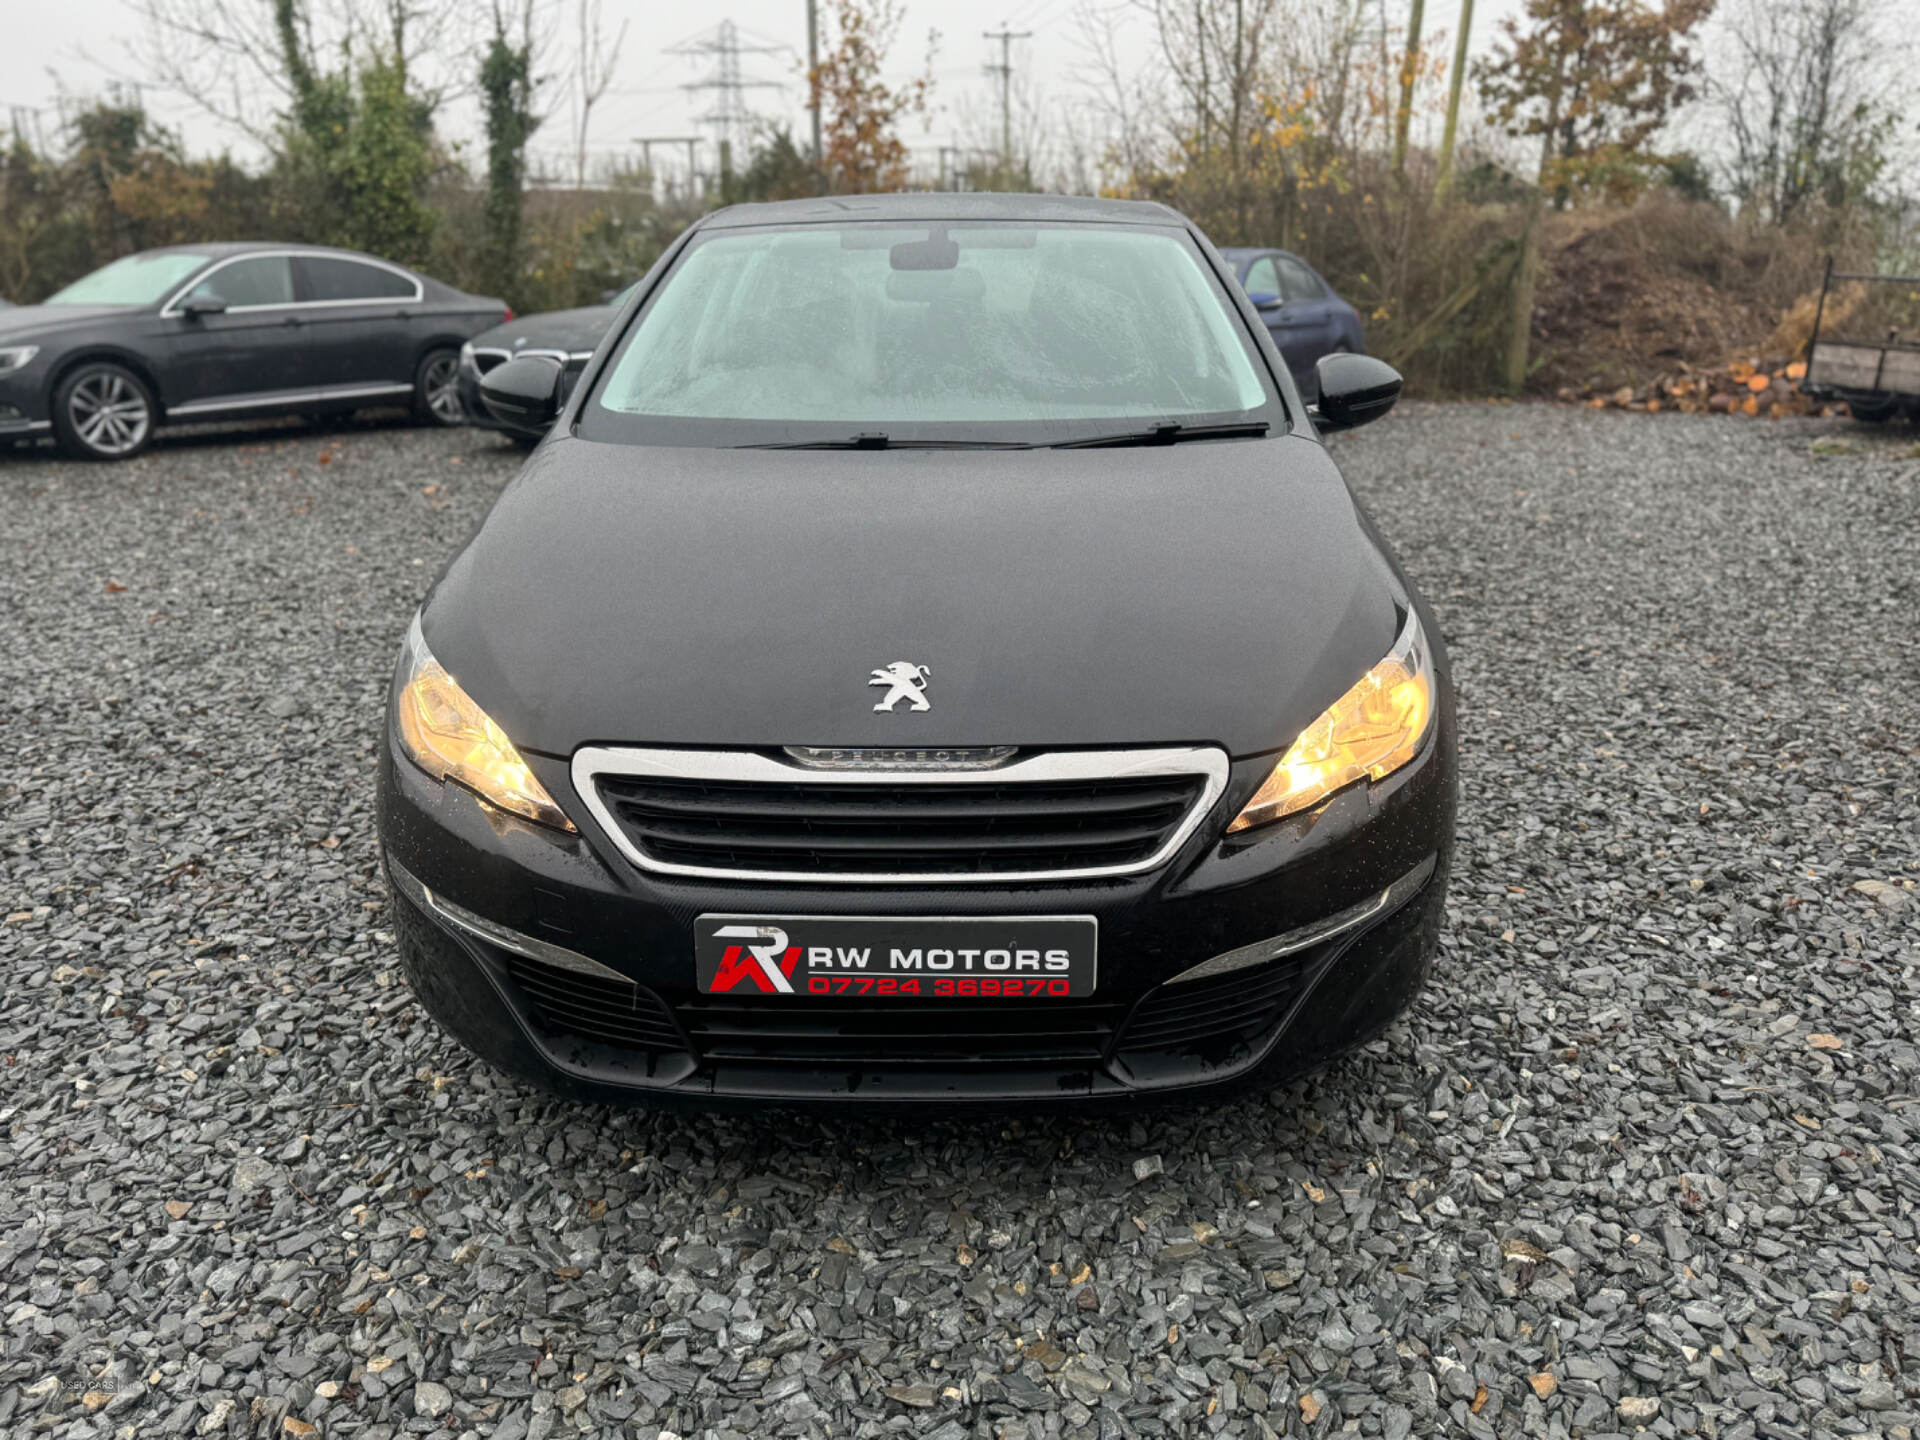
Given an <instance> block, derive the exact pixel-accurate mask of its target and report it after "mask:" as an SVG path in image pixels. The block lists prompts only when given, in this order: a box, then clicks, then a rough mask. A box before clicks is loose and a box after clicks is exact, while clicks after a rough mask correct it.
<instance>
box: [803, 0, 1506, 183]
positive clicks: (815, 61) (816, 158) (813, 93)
mask: <svg viewBox="0 0 1920 1440" xmlns="http://www.w3.org/2000/svg"><path fill="white" fill-rule="evenodd" d="M1468 3H1469V4H1471V3H1472V0H1468ZM807 108H808V109H809V110H811V111H812V112H813V168H814V169H815V170H819V169H820V168H822V166H823V165H824V164H825V163H826V162H825V161H824V160H823V159H822V158H821V154H820V0H807Z"/></svg>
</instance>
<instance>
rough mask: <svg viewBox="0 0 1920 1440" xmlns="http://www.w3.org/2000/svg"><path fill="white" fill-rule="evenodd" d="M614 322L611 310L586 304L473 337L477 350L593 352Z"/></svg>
mask: <svg viewBox="0 0 1920 1440" xmlns="http://www.w3.org/2000/svg"><path fill="white" fill-rule="evenodd" d="M612 323H613V307H612V306H610V305H587V306H583V307H582V308H581V309H578V310H550V311H548V312H547V313H546V314H544V315H525V316H522V317H520V318H519V319H517V320H509V321H508V322H507V323H506V324H504V325H496V326H494V327H493V329H491V330H486V331H482V332H481V333H480V334H478V335H476V336H474V337H473V343H474V346H475V347H476V348H477V349H482V350H484V349H487V348H489V347H491V348H493V349H495V350H513V351H519V350H565V351H567V352H568V353H569V354H571V353H574V352H576V351H585V350H592V349H593V348H594V347H595V346H597V345H598V344H599V343H600V340H601V337H602V336H604V335H605V334H606V333H607V326H609V325H611V324H612Z"/></svg>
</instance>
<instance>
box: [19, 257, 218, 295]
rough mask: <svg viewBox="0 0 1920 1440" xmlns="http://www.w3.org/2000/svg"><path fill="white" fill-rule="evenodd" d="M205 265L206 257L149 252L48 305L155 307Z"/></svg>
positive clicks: (87, 278) (81, 282)
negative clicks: (175, 287) (174, 288)
mask: <svg viewBox="0 0 1920 1440" xmlns="http://www.w3.org/2000/svg"><path fill="white" fill-rule="evenodd" d="M206 263H207V257H206V256H205V255H189V254H187V253H186V252H185V251H183V250H149V251H147V252H146V253H145V254H144V255H129V256H127V257H126V258H125V259H124V260H116V261H114V262H113V263H112V264H111V265H106V266H102V267H101V268H100V269H98V270H96V271H94V272H93V273H92V274H91V275H83V276H81V277H80V278H79V279H78V280H76V281H74V282H73V283H72V284H71V285H69V286H67V288H66V289H64V290H56V291H55V292H54V293H53V294H51V295H49V296H48V297H47V298H46V300H45V302H44V303H45V304H48V305H158V304H159V303H160V301H161V300H163V299H164V298H166V296H167V294H168V292H169V291H171V290H172V289H173V287H174V286H176V285H178V284H179V283H180V282H181V281H182V280H184V279H186V278H187V277H188V276H189V275H191V274H193V272H194V271H196V270H198V269H199V268H200V267H201V266H202V265H204V264H206Z"/></svg>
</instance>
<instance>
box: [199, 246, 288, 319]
mask: <svg viewBox="0 0 1920 1440" xmlns="http://www.w3.org/2000/svg"><path fill="white" fill-rule="evenodd" d="M186 298H187V299H189V300H203V299H204V300H224V301H226V302H227V308H228V309H229V310H233V309H238V308H239V307H240V306H242V305H291V304H292V303H293V263H292V262H291V261H290V260H288V259H287V257H286V256H284V255H260V256H256V257H255V258H253V259H251V260H235V261H234V262H233V263H232V264H231V265H222V266H221V267H220V268H219V269H218V270H216V271H214V272H213V273H212V274H211V275H209V276H207V278H206V279H204V280H202V281H201V282H200V283H199V284H198V285H196V286H194V287H193V289H191V290H189V291H188V292H187V295H186Z"/></svg>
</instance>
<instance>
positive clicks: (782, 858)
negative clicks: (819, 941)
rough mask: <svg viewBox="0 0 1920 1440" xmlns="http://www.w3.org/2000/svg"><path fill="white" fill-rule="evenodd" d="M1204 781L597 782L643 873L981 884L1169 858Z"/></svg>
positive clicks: (1192, 777)
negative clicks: (649, 865) (644, 866)
mask: <svg viewBox="0 0 1920 1440" xmlns="http://www.w3.org/2000/svg"><path fill="white" fill-rule="evenodd" d="M1206 779H1207V777H1206V776H1204V775H1201V774H1197V773H1195V774H1158V775H1146V776H1127V777H1121V778H1091V779H1073V780H1029V781H1009V782H1006V783H979V782H976V783H954V782H952V781H950V780H942V779H940V778H938V777H934V778H931V779H928V780H925V781H919V780H915V781H909V782H903V783H899V784H894V783H885V784H877V783H869V784H844V783H830V782H810V781H808V780H803V779H793V780H783V781H780V782H777V783H767V782H762V781H740V780H726V779H690V778H682V777H668V776H660V775H602V776H600V777H599V782H598V783H599V794H600V798H601V800H602V802H603V804H604V805H605V807H606V808H607V810H608V811H609V812H610V813H611V815H612V817H613V819H614V821H615V822H616V823H617V824H618V826H619V827H620V829H621V831H622V833H623V834H624V835H625V836H626V838H627V840H628V841H629V842H630V843H631V845H632V846H633V847H635V849H637V851H638V852H639V854H640V855H641V856H642V857H644V859H643V863H646V862H649V861H651V862H658V863H659V865H660V867H661V868H673V867H680V868H683V869H690V870H693V871H696V872H699V873H726V874H733V875H744V876H771V875H789V876H791V875H804V876H820V877H831V878H837V877H842V876H844V877H848V878H852V879H859V878H871V877H879V876H888V877H899V876H906V875H911V876H919V877H958V878H964V877H979V878H989V879H990V878H993V877H995V876H1015V875H1019V876H1034V875H1045V874H1047V873H1050V872H1086V871H1101V872H1108V871H1110V872H1124V871H1126V870H1128V869H1132V868H1137V867H1139V866H1141V865H1142V863H1143V862H1146V861H1148V860H1150V859H1152V858H1153V857H1154V856H1155V855H1157V854H1158V853H1159V852H1161V851H1162V850H1164V849H1166V848H1168V846H1169V842H1170V840H1171V839H1172V838H1173V836H1174V835H1175V832H1176V831H1178V830H1179V829H1180V827H1181V824H1182V822H1183V821H1184V820H1185V819H1186V818H1187V817H1188V816H1189V815H1190V814H1191V813H1192V812H1193V809H1194V807H1195V805H1196V804H1197V803H1198V801H1199V800H1200V797H1201V795H1202V793H1203V790H1204V789H1205V786H1206Z"/></svg>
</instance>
